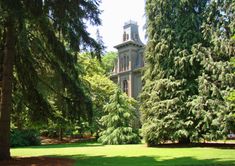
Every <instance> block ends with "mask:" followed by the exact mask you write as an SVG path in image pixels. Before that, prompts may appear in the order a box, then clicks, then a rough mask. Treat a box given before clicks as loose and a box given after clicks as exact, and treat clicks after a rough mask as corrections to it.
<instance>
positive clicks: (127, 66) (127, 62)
mask: <svg viewBox="0 0 235 166" xmlns="http://www.w3.org/2000/svg"><path fill="white" fill-rule="evenodd" d="M126 69H127V70H129V56H127V57H126Z"/></svg>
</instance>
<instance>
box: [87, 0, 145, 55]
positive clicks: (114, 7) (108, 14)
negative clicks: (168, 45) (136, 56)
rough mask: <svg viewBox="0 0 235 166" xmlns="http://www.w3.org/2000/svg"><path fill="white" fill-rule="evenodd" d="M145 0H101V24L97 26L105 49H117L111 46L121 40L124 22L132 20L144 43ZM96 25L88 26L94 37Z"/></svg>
mask: <svg viewBox="0 0 235 166" xmlns="http://www.w3.org/2000/svg"><path fill="white" fill-rule="evenodd" d="M144 7H145V0H102V3H101V5H100V9H101V10H103V13H102V14H101V16H100V18H101V20H102V26H100V27H98V29H99V31H100V35H101V36H102V37H103V42H104V45H105V46H106V47H107V48H106V51H117V50H116V49H115V48H113V47H114V46H115V45H117V44H120V43H121V41H122V34H123V26H124V23H125V22H127V21H129V20H133V21H137V23H138V26H139V33H140V39H141V40H142V42H143V43H144V44H145V43H146V39H145V32H144V30H143V26H144V24H145V16H144V13H145V12H144ZM96 30H97V27H90V26H89V28H88V31H89V32H90V33H91V34H92V36H93V37H94V38H96V37H95V35H94V34H95V32H96Z"/></svg>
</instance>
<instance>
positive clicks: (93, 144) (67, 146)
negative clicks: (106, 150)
mask: <svg viewBox="0 0 235 166" xmlns="http://www.w3.org/2000/svg"><path fill="white" fill-rule="evenodd" d="M99 146H104V145H102V144H98V143H67V144H53V145H40V146H28V147H19V148H24V149H50V148H76V147H81V148H83V147H84V148H87V147H99Z"/></svg>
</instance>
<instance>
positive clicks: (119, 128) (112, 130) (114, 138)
mask: <svg viewBox="0 0 235 166" xmlns="http://www.w3.org/2000/svg"><path fill="white" fill-rule="evenodd" d="M134 105H135V101H134V99H131V98H128V97H127V95H126V94H123V93H122V92H121V90H120V89H117V90H116V91H115V93H114V94H113V95H112V96H111V97H110V101H109V103H108V104H106V105H105V106H104V111H105V112H106V115H104V116H103V117H102V118H101V120H100V121H101V123H102V125H103V126H104V131H102V132H101V133H100V138H99V140H98V141H100V142H101V143H102V144H131V143H139V142H140V137H139V135H138V130H137V129H135V128H134V123H135V120H136V112H135V111H136V108H135V107H134Z"/></svg>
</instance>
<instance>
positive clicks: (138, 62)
mask: <svg viewBox="0 0 235 166" xmlns="http://www.w3.org/2000/svg"><path fill="white" fill-rule="evenodd" d="M139 66H140V55H139V53H137V55H136V59H135V67H139Z"/></svg>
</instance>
